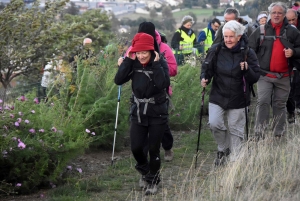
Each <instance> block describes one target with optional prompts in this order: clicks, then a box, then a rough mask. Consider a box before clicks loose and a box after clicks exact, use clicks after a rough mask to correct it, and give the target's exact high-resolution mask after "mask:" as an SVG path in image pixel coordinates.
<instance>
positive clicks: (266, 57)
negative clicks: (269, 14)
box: [249, 18, 300, 75]
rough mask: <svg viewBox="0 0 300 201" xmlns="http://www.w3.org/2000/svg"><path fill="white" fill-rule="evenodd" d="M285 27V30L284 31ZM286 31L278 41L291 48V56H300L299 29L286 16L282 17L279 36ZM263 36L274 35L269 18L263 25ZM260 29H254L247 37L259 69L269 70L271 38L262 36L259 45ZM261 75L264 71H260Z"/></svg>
mask: <svg viewBox="0 0 300 201" xmlns="http://www.w3.org/2000/svg"><path fill="white" fill-rule="evenodd" d="M285 29H286V31H284V30H285ZM284 32H286V37H287V40H286V39H283V38H280V41H281V42H282V43H283V45H284V46H285V47H286V48H287V47H289V48H291V49H292V50H293V56H292V58H299V57H300V34H299V31H298V30H297V29H296V28H295V27H293V26H291V25H289V23H288V21H287V19H286V18H284V21H283V25H282V27H281V30H280V36H282V35H283V33H284ZM265 36H276V33H275V29H274V28H273V27H272V24H271V20H269V21H268V23H267V24H266V25H265ZM260 42H261V41H260V29H256V30H255V31H254V32H253V33H252V35H251V36H250V37H249V47H251V48H252V49H253V50H254V51H255V52H256V54H257V57H258V60H259V63H260V66H261V69H263V70H266V71H270V59H271V56H272V49H273V43H274V39H273V38H264V39H263V42H262V44H261V45H260ZM261 74H262V75H266V73H265V72H261Z"/></svg>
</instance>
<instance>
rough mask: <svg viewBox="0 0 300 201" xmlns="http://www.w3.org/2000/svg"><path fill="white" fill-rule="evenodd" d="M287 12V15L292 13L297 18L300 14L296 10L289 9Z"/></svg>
mask: <svg viewBox="0 0 300 201" xmlns="http://www.w3.org/2000/svg"><path fill="white" fill-rule="evenodd" d="M286 12H287V13H288V12H292V13H294V15H295V16H296V17H298V12H297V11H296V10H294V9H288V10H287V11H286Z"/></svg>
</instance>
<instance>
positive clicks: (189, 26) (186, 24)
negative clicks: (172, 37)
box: [183, 22, 193, 29]
mask: <svg viewBox="0 0 300 201" xmlns="http://www.w3.org/2000/svg"><path fill="white" fill-rule="evenodd" d="M192 25H193V24H192V22H187V23H185V24H184V25H183V26H184V27H185V28H187V29H190V28H192Z"/></svg>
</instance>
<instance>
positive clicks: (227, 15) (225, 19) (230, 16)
mask: <svg viewBox="0 0 300 201" xmlns="http://www.w3.org/2000/svg"><path fill="white" fill-rule="evenodd" d="M230 20H236V19H235V14H234V13H230V14H228V13H225V15H224V21H225V23H226V22H228V21H230Z"/></svg>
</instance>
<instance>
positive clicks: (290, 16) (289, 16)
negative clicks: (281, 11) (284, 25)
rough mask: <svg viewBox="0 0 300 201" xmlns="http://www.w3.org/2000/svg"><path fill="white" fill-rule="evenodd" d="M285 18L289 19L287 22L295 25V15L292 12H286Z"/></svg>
mask: <svg viewBox="0 0 300 201" xmlns="http://www.w3.org/2000/svg"><path fill="white" fill-rule="evenodd" d="M285 16H286V19H287V20H288V21H289V24H292V25H295V26H297V16H296V15H295V13H294V12H287V13H286V15H285Z"/></svg>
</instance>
